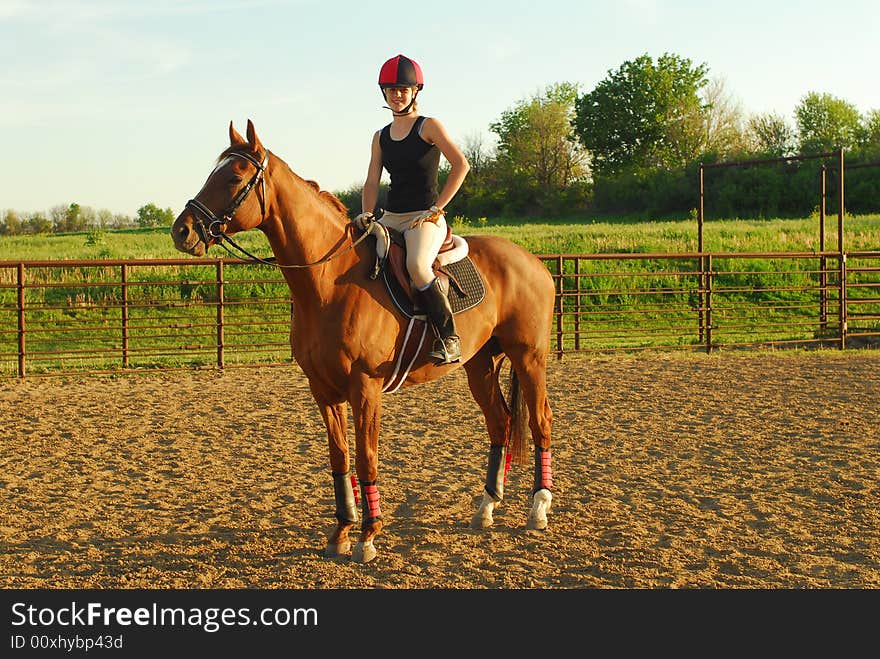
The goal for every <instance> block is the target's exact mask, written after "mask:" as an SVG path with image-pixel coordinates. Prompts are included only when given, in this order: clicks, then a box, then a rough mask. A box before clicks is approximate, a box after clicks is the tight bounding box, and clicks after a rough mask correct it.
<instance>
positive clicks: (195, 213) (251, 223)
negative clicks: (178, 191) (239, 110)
mask: <svg viewBox="0 0 880 659" xmlns="http://www.w3.org/2000/svg"><path fill="white" fill-rule="evenodd" d="M268 163H269V152H268V150H266V148H265V147H263V145H262V143H261V142H260V138H259V137H257V132H256V130H255V129H254V124H253V122H252V121H251V120H250V119H248V123H247V139H245V138H244V137H242V136H241V135H240V134H239V133H238V131H236V130H235V127H234V126H233V123H232V122H231V121H230V122H229V147H227V148H226V150H225V151H223V153H221V154H220V156H219V157H218V158H217V164H216V166H215V167H214V170H213V171H212V172H211V173H210V174H209V175H208V179H207V180H206V181H205V184H204V185H203V186H202V189H201V190H199V192H198V194H197V195H196V196H195V197H194V198H192V199H190V200H189V201H188V202H187V203H186V206H185V207H184V209H183V212H181V213H180V215H178V216H177V219H175V220H174V223H173V224H172V225H171V237H172V238H173V239H174V246H175V247H176V248H177V249H178V250H180V251H181V252H186V253H187V254H192V255H193V256H204V255H205V254H206V253H207V251H208V248H209V247H210V246H211V245H213V244H215V243H217V242H220V241H221V240H222V239H223V237H224V236H230V235H233V234H235V233H239V232H241V231H247V230H248V229H252V228H254V227H257V226H259V225H260V224H261V223H262V221H263V219H264V217H265V214H266V181H265V170H266V166H267V165H268Z"/></svg>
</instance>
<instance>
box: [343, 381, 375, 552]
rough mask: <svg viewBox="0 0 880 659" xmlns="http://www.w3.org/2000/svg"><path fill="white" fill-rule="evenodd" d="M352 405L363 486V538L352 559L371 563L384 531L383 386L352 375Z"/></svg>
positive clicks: (356, 462) (358, 463)
mask: <svg viewBox="0 0 880 659" xmlns="http://www.w3.org/2000/svg"><path fill="white" fill-rule="evenodd" d="M351 382H352V388H351V391H350V397H349V403H350V404H351V410H352V417H353V420H354V432H355V468H356V470H357V477H358V479H359V480H360V487H361V512H362V515H363V521H362V522H361V536H360V538H359V540H358V543H357V544H356V545H355V547H354V549H353V550H352V553H351V560H353V561H356V562H358V563H367V562H369V561H371V560H373V559H374V558H375V557H376V547H375V545H374V544H373V541H374V540H375V538H376V536H377V535H379V532H380V531H381V530H382V511H381V509H380V508H379V489H378V487H377V484H376V481H377V478H378V476H379V418H380V416H381V413H382V383H381V381H380V380H373V379H370V378H369V377H367V376H366V375H360V376H357V375H355V374H352V378H351Z"/></svg>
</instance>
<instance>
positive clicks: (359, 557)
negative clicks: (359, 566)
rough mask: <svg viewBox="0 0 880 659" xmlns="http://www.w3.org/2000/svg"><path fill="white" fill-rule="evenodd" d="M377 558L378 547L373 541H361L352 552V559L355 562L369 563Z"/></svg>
mask: <svg viewBox="0 0 880 659" xmlns="http://www.w3.org/2000/svg"><path fill="white" fill-rule="evenodd" d="M374 558H376V547H375V546H374V545H373V543H372V542H359V543H357V544H356V545H355V546H354V550H353V551H352V552H351V560H352V562H354V563H369V562H370V561H372V560H373V559H374Z"/></svg>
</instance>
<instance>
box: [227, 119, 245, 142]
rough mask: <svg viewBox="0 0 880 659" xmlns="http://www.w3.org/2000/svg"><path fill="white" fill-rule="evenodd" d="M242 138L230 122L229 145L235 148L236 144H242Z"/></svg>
mask: <svg viewBox="0 0 880 659" xmlns="http://www.w3.org/2000/svg"><path fill="white" fill-rule="evenodd" d="M244 143H245V141H244V138H243V137H242V136H241V135H239V134H238V131H237V130H235V127H234V126H233V125H232V122H231V121H230V122H229V145H230V146H235V145H237V144H244Z"/></svg>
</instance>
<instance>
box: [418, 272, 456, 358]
mask: <svg viewBox="0 0 880 659" xmlns="http://www.w3.org/2000/svg"><path fill="white" fill-rule="evenodd" d="M421 293H422V299H423V300H424V301H425V310H426V311H427V313H428V320H430V321H431V325H433V326H434V331H435V333H436V334H437V339H436V340H435V341H434V349H433V350H432V351H431V352H429V353H428V356H429V357H430V358H431V359H433V360H434V361H435V362H437V363H438V364H451V363H453V362H457V361H459V360H460V359H461V341H460V339H459V338H458V334H456V333H455V320H454V319H453V317H452V306H451V305H450V304H449V299H448V298H447V297H446V295H444V293H443V291H442V290H440V282H439V281H438V280H436V279H435V280H434V281H432V282H431V285H430V286H428V288H426V289H425V290H423V291H421Z"/></svg>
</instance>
